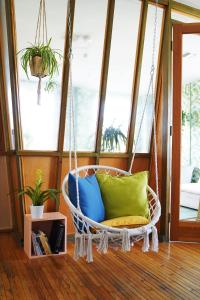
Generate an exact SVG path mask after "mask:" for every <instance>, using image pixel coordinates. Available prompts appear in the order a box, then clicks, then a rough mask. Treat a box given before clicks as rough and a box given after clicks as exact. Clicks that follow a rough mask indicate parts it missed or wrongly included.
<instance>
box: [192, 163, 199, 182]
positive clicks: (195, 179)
mask: <svg viewBox="0 0 200 300" xmlns="http://www.w3.org/2000/svg"><path fill="white" fill-rule="evenodd" d="M199 178H200V169H199V168H197V167H195V168H194V169H193V171H192V178H191V182H192V183H197V182H198V181H199Z"/></svg>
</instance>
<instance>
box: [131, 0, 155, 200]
mask: <svg viewBox="0 0 200 300" xmlns="http://www.w3.org/2000/svg"><path fill="white" fill-rule="evenodd" d="M157 23H158V0H156V5H155V16H154V32H153V47H152V49H153V51H152V63H151V70H150V81H149V85H148V89H147V95H146V98H145V103H144V107H143V111H142V116H141V120H140V124H139V128H138V133H137V137H136V142H135V145H134V151H133V155H132V159H131V163H130V168H129V173H131V171H132V168H133V163H134V159H135V154H136V151H137V145H138V142H139V137H140V133H141V129H142V124H143V121H144V116H145V112H146V107H147V103H148V100H149V96H150V92H151V99H152V103H153V104H154V106H153V144H154V160H155V177H156V193H157V196H158V197H159V185H158V153H157V142H156V136H157V130H156V111H155V103H156V101H155V98H156V95H155V92H154V75H155V55H156V36H157Z"/></svg>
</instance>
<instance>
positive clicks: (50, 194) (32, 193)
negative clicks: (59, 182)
mask: <svg viewBox="0 0 200 300" xmlns="http://www.w3.org/2000/svg"><path fill="white" fill-rule="evenodd" d="M42 177H43V176H42V171H41V170H40V169H39V170H37V172H36V179H35V186H34V187H31V186H26V187H25V189H24V190H22V191H20V192H19V194H18V195H19V196H21V195H27V196H28V197H29V198H30V199H31V200H32V205H33V206H41V205H43V204H44V203H45V202H46V201H47V200H48V199H51V200H54V201H55V202H56V209H58V207H59V197H58V194H59V193H60V191H58V190H56V189H46V190H42V189H41V188H42V185H43V183H44V182H43V179H42Z"/></svg>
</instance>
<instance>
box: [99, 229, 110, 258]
mask: <svg viewBox="0 0 200 300" xmlns="http://www.w3.org/2000/svg"><path fill="white" fill-rule="evenodd" d="M97 250H98V252H99V253H103V254H106V253H107V252H108V233H107V231H103V232H102V234H101V237H100V241H99V245H98V247H97Z"/></svg>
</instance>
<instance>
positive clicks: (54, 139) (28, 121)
mask: <svg viewBox="0 0 200 300" xmlns="http://www.w3.org/2000/svg"><path fill="white" fill-rule="evenodd" d="M38 10H39V1H35V0H29V1H26V0H15V14H16V29H17V50H18V51H19V50H21V49H23V48H26V47H28V46H30V43H34V40H35V33H36V25H37V17H38ZM66 13H67V1H65V0H60V1H54V0H49V1H46V16H47V33H48V40H49V39H50V38H52V41H51V44H50V45H51V47H52V48H53V49H59V50H60V53H61V54H63V49H64V43H65V28H66ZM55 20H59V21H56V22H55ZM21 54H22V53H20V54H18V68H19V91H20V111H21V124H22V136H23V144H24V149H25V150H56V149H57V144H58V128H59V116H60V99H61V77H62V65H63V64H62V59H58V64H59V66H58V69H59V74H56V75H55V76H53V82H54V89H53V90H51V91H49V92H47V91H45V85H46V83H47V81H48V80H49V76H46V77H45V78H43V79H42V87H41V105H38V104H37V88H38V78H36V77H33V76H31V75H30V72H29V71H28V72H29V73H28V74H29V79H28V78H27V76H26V74H25V72H24V70H23V69H22V67H21V63H20V57H21Z"/></svg>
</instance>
